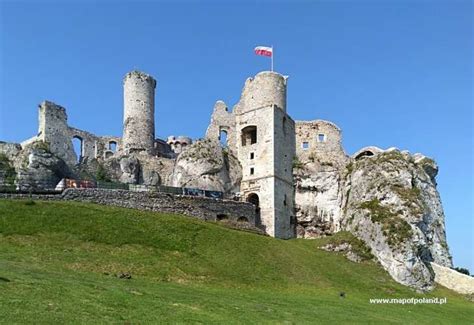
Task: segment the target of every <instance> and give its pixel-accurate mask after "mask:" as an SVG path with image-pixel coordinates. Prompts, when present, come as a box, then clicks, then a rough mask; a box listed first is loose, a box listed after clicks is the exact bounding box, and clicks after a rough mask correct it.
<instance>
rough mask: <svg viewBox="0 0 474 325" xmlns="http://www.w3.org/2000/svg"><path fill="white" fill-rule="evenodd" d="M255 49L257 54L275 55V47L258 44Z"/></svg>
mask: <svg viewBox="0 0 474 325" xmlns="http://www.w3.org/2000/svg"><path fill="white" fill-rule="evenodd" d="M254 51H255V54H257V55H263V56H272V55H273V47H267V46H257V47H256V48H255V50H254Z"/></svg>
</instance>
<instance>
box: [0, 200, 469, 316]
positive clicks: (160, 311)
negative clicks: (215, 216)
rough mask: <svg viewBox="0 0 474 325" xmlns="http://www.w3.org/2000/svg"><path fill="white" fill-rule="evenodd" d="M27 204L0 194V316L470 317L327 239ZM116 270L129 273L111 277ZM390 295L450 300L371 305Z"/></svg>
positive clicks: (455, 303) (453, 298)
mask: <svg viewBox="0 0 474 325" xmlns="http://www.w3.org/2000/svg"><path fill="white" fill-rule="evenodd" d="M26 203H27V202H25V201H7V200H0V293H1V294H0V323H5V324H14V323H35V324H38V323H67V324H74V323H82V324H92V323H94V324H95V323H116V324H145V323H158V322H161V323H163V322H173V323H175V322H194V323H237V322H239V323H315V322H318V323H321V322H352V323H353V322H364V323H371V322H372V323H377V322H384V323H446V324H448V323H450V324H454V323H455V324H463V323H470V322H471V323H472V320H473V319H474V304H472V303H471V302H469V301H467V300H466V299H465V298H464V297H462V296H460V295H457V294H454V293H453V292H451V291H449V290H447V289H444V288H438V289H436V290H435V291H434V292H432V293H431V294H429V295H420V294H416V293H414V292H413V291H411V290H410V289H408V288H405V287H403V286H401V285H399V284H397V283H395V282H394V281H393V280H391V278H390V277H389V276H388V274H387V273H386V272H385V271H383V270H382V269H381V268H380V267H379V266H377V265H376V264H374V263H372V262H364V263H361V264H356V263H352V262H350V261H348V260H347V259H346V258H345V257H344V256H342V255H339V254H336V253H329V252H325V251H323V250H320V249H318V246H320V245H323V244H325V243H327V242H328V240H332V239H327V238H326V239H320V240H297V239H295V240H287V241H283V240H276V239H273V238H270V237H265V236H259V235H255V234H251V233H246V232H239V231H236V230H232V229H228V228H224V227H222V226H219V225H217V224H213V223H209V222H207V223H206V222H202V221H199V220H194V219H190V218H186V217H181V216H177V215H169V214H160V213H152V212H140V211H135V210H129V209H120V208H112V207H105V206H99V205H93V204H81V203H72V202H36V203H35V204H33V205H28V204H26ZM341 236H348V235H347V234H341V235H338V237H341ZM338 237H336V239H340V238H338ZM121 272H129V273H131V274H132V279H130V280H126V279H119V278H117V277H116V276H115V274H118V273H121ZM341 291H344V292H345V293H346V298H341V297H339V293H340V292H341ZM396 297H399V298H410V297H447V299H448V302H447V304H445V305H389V304H385V305H373V304H369V298H396Z"/></svg>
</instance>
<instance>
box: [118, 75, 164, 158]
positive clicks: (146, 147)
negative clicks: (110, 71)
mask: <svg viewBox="0 0 474 325" xmlns="http://www.w3.org/2000/svg"><path fill="white" fill-rule="evenodd" d="M155 87H156V81H155V79H153V77H151V76H150V75H148V74H146V73H143V72H139V71H132V72H129V73H127V75H126V76H125V78H124V81H123V89H124V114H123V150H124V151H125V152H127V153H128V152H134V151H146V152H149V153H151V152H153V149H154V142H155Z"/></svg>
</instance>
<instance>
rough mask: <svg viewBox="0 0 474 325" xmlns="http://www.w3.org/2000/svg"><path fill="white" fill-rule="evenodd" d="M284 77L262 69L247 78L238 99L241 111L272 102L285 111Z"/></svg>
mask: <svg viewBox="0 0 474 325" xmlns="http://www.w3.org/2000/svg"><path fill="white" fill-rule="evenodd" d="M286 79H287V78H286V77H284V76H282V75H281V74H279V73H277V72H272V71H263V72H260V73H258V74H257V75H256V76H255V77H254V78H248V79H247V81H246V82H245V86H244V89H243V91H242V96H241V100H240V105H241V108H240V109H241V112H244V111H248V110H253V109H258V108H261V107H265V106H269V105H272V104H274V105H276V106H277V107H278V108H280V109H281V110H283V111H284V112H286Z"/></svg>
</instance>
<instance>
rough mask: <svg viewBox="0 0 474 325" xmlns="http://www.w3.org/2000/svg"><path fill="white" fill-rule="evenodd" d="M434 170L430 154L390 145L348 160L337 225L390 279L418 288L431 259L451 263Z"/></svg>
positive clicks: (429, 283) (425, 283)
mask: <svg viewBox="0 0 474 325" xmlns="http://www.w3.org/2000/svg"><path fill="white" fill-rule="evenodd" d="M426 170H429V171H430V173H431V175H430V174H429V173H427V172H426ZM435 170H437V167H436V165H435V163H434V162H433V161H432V160H430V159H428V158H424V159H414V157H412V156H411V155H409V154H408V153H401V152H400V151H398V150H396V149H393V150H389V151H386V152H383V153H378V154H376V155H374V156H365V157H363V158H359V159H358V160H355V161H354V162H352V163H351V164H350V165H348V167H347V177H346V180H345V184H344V186H345V193H346V194H345V197H344V203H343V204H344V206H343V209H344V217H343V223H342V227H343V228H344V229H347V230H349V231H351V232H352V233H354V234H355V235H356V236H357V237H359V238H361V239H362V240H363V241H364V242H365V243H366V244H367V245H368V246H369V247H370V248H371V249H372V253H373V254H374V255H375V256H376V257H377V259H378V261H379V262H380V263H381V264H382V266H383V267H384V268H385V269H386V270H387V271H388V272H389V273H390V274H391V275H392V277H393V278H394V279H395V280H397V281H398V282H400V283H402V284H405V285H408V286H410V287H413V288H416V289H419V290H422V291H426V290H430V289H432V287H433V280H434V273H433V271H432V269H431V267H430V264H429V263H430V262H435V263H437V264H439V265H443V266H446V267H450V266H452V262H451V256H450V254H449V252H448V248H447V245H446V235H445V229H444V214H443V210H442V207H441V202H440V198H439V195H438V192H437V190H436V183H435V182H434V175H435V174H436V172H435Z"/></svg>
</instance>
